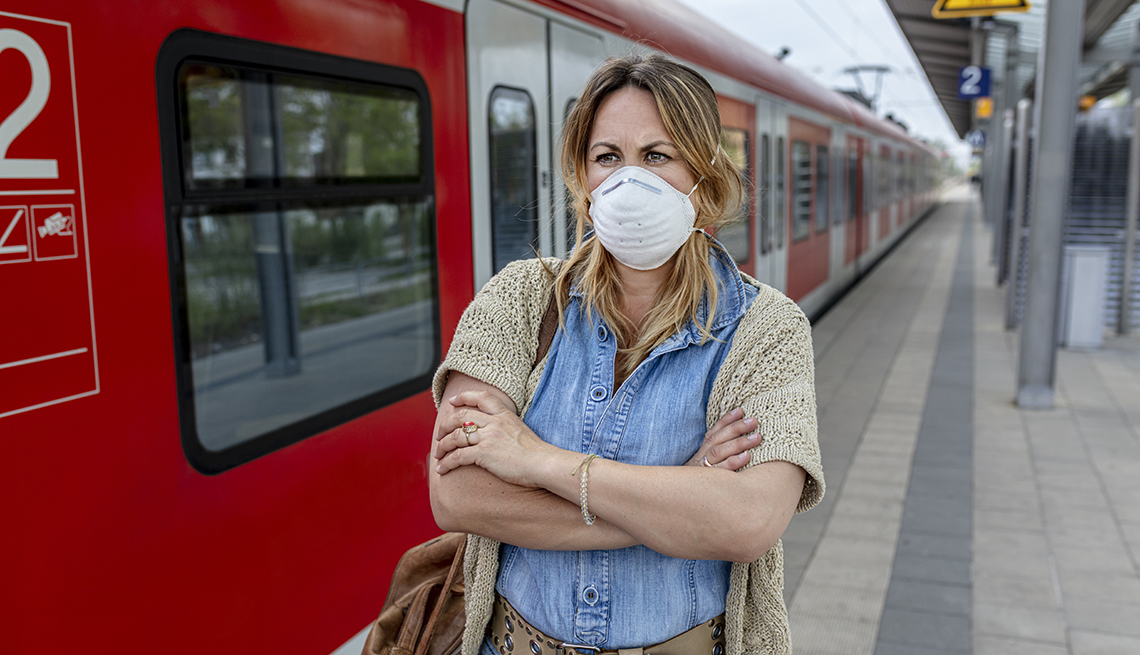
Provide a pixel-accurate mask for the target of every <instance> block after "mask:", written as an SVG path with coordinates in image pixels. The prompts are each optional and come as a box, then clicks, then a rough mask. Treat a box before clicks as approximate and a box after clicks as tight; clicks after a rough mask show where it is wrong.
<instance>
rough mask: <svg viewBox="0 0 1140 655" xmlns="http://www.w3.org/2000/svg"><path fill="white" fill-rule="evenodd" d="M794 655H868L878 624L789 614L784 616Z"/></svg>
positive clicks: (873, 643)
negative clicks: (808, 654) (807, 654)
mask: <svg viewBox="0 0 1140 655" xmlns="http://www.w3.org/2000/svg"><path fill="white" fill-rule="evenodd" d="M788 624H789V629H790V632H791V636H792V644H794V648H795V653H796V655H803V654H804V653H812V654H815V655H858V654H861V653H867V654H869V653H871V652H872V649H873V648H874V645H875V632H876V630H877V628H878V625H877V624H876V623H874V622H870V621H856V620H852V619H844V618H837V617H834V616H829V617H818V616H809V615H806V614H800V613H793V614H791V615H789V616H788Z"/></svg>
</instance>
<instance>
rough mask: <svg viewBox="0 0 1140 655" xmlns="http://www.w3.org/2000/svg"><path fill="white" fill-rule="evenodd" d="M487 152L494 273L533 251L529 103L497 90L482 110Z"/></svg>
mask: <svg viewBox="0 0 1140 655" xmlns="http://www.w3.org/2000/svg"><path fill="white" fill-rule="evenodd" d="M487 116H488V121H489V123H490V125H489V128H490V131H489V133H490V151H491V242H492V244H493V246H492V252H493V260H494V267H495V271H494V272H496V273H497V272H499V271H500V270H502V268H503V267H504V266H506V265H507V264H509V263H511V262H513V261H515V260H516V259H526V258H529V257H533V256H534V252H535V249H536V248H537V247H538V180H537V178H536V173H537V171H538V132H537V128H536V125H535V119H534V102H533V101H532V100H531V97H530V94H529V93H527V92H526V91H521V90H519V89H512V88H509V87H505V86H497V87H495V88H494V89H493V90H492V91H491V98H490V107H489V111H488V112H487Z"/></svg>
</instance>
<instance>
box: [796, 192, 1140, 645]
mask: <svg viewBox="0 0 1140 655" xmlns="http://www.w3.org/2000/svg"><path fill="white" fill-rule="evenodd" d="M980 216H981V211H980V207H979V203H978V199H977V197H976V196H975V195H974V194H973V192H972V191H971V190H969V189H967V188H960V189H957V190H954V191H951V192H950V193H948V194H947V197H946V202H945V203H944V204H943V205H942V206H941V207H940V208H939V209H937V210H936V211H935V213H934V214H932V215H931V216H930V217H929V218H928V219H927V220H926V221H925V222H924V223H922V224H921V225H919V226H918V227H917V228H916V229H915V231H914V232H913V233H912V234H911V235H910V236H909V237H908V238H907V239H906V240H905V241H904V242H902V243H901V244H900V245H899V247H898V248H897V249H896V250H895V251H894V252H893V253H892V254H891V255H890V256H889V257H888V258H887V259H886V260H885V261H884V262H883V263H882V264H880V266H879V267H878V268H876V269H875V270H874V271H872V272H871V273H870V274H869V275H868V276H867V277H866V278H865V279H864V280H863V281H862V282H861V283H860V284H859V286H858V287H856V288H855V289H854V290H853V291H852V292H851V293H850V294H848V296H847V297H846V298H844V300H843V301H841V302H840V303H839V304H838V305H837V306H836V307H835V308H833V309H832V310H831V311H830V312H828V314H827V315H825V316H824V317H823V318H822V319H821V320H820V321H818V322H817V324H816V325H815V327H814V338H815V345H816V385H817V393H818V400H819V410H820V411H819V414H820V442H821V447H822V449H823V450H822V452H823V458H824V472H825V475H826V478H827V497H826V498H825V500H824V502H823V503H821V504H820V505H819V506H818V507H816V508H815V509H813V510H811V511H809V512H807V513H805V514H802V515H799V516H797V517H796V518H795V519H793V522H792V525H791V526H790V527H789V529H788V532H787V533H786V534H785V539H784V544H785V561H786V584H785V597H786V599H787V601H788V611H789V616H790V621H791V629H792V643H793V646H794V652H795V653H796V654H797V655H816V654H818V655H853V654H861V653H867V654H872V653H874V654H876V655H895V654H902V653H907V654H914V655H923V654H927V653H930V654H934V653H976V654H977V655H989V654H998V653H1000V654H1009V655H1020V654H1022V653H1034V654H1039V655H1054V654H1056V655H1061V654H1066V653H1067V654H1072V655H1086V654H1087V655H1092V654H1096V655H1101V654H1106V655H1107V654H1114V655H1115V654H1121V655H1124V654H1128V655H1136V654H1138V653H1140V338H1136V337H1132V338H1109V339H1107V341H1106V343H1105V346H1104V348H1102V349H1100V350H1097V351H1092V352H1076V351H1069V350H1062V351H1061V352H1060V354H1059V357H1058V379H1057V386H1056V398H1057V407H1056V408H1055V409H1053V410H1049V411H1032V410H1020V409H1018V408H1017V407H1016V406H1015V405H1014V404H1013V397H1014V393H1015V387H1016V366H1017V356H1018V353H1017V335H1016V333H1009V332H1006V331H1005V330H1004V329H1003V311H1004V289H999V288H996V287H995V285H994V277H995V276H994V271H993V267H992V266H991V265H990V263H989V252H990V235H989V232H988V230H987V229H986V228H985V227H984V225H983V224H982V223H981V221H980Z"/></svg>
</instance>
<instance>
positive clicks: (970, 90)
mask: <svg viewBox="0 0 1140 655" xmlns="http://www.w3.org/2000/svg"><path fill="white" fill-rule="evenodd" d="M981 92H982V68H981V67H980V66H967V67H965V68H963V69H962V85H961V86H959V87H958V95H961V96H976V95H979V94H980V93H981Z"/></svg>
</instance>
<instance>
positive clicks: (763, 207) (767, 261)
mask: <svg viewBox="0 0 1140 655" xmlns="http://www.w3.org/2000/svg"><path fill="white" fill-rule="evenodd" d="M753 106H754V107H755V108H756V123H755V130H756V131H755V134H756V148H755V152H756V164H755V176H756V180H755V183H754V184H755V186H754V187H753V188H752V204H753V206H754V207H755V208H756V233H755V237H756V245H755V246H754V248H755V252H756V265H755V267H754V270H755V273H754V274H753V275H754V277H755V278H756V279H757V280H760V281H761V282H764V283H765V284H772V270H771V260H772V258H773V256H774V250H775V247H776V235H775V231H776V225H775V220H774V209H775V205H774V201H773V195H774V193H773V177H772V176H773V173H774V171H775V166H773V165H772V159H773V152H774V150H775V146H774V144H773V138H772V116H773V113H774V112H773V108H772V103H771V101H769V100H767V99H765V98H759V97H758V98H756V104H755V105H753Z"/></svg>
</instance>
